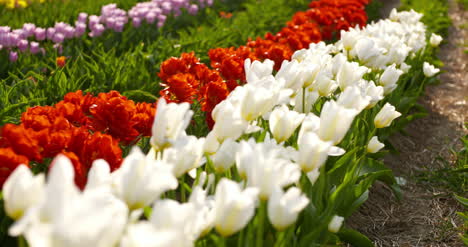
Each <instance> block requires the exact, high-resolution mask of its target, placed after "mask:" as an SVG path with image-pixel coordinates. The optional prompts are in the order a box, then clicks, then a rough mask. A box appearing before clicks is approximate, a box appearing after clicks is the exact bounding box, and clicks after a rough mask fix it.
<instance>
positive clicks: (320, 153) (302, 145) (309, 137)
mask: <svg viewBox="0 0 468 247" xmlns="http://www.w3.org/2000/svg"><path fill="white" fill-rule="evenodd" d="M298 147H299V155H298V159H297V163H298V164H299V166H300V167H301V169H302V171H304V172H306V173H307V172H310V171H312V170H314V169H318V168H320V167H321V166H322V165H323V164H325V162H326V161H327V158H328V152H329V151H330V148H331V147H332V143H331V142H326V141H322V140H321V139H320V138H319V137H318V136H317V134H315V133H314V132H306V133H304V134H303V136H301V141H300V142H298Z"/></svg>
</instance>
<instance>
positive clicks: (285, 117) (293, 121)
mask: <svg viewBox="0 0 468 247" xmlns="http://www.w3.org/2000/svg"><path fill="white" fill-rule="evenodd" d="M304 117H305V115H304V114H301V113H298V112H296V111H290V110H289V109H288V107H287V106H286V105H282V106H281V107H277V108H276V109H274V110H273V112H272V113H271V115H270V121H269V125H270V130H271V132H272V134H273V137H274V138H275V140H276V141H277V142H278V143H280V142H283V141H286V140H288V139H289V137H291V135H292V134H293V133H294V131H295V130H296V128H297V127H298V126H299V125H300V124H301V123H302V120H304Z"/></svg>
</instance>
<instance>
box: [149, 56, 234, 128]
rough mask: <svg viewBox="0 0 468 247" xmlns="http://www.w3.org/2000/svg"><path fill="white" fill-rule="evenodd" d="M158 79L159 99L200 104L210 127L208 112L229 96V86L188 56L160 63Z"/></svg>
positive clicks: (214, 71) (215, 72)
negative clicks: (160, 97)
mask: <svg viewBox="0 0 468 247" xmlns="http://www.w3.org/2000/svg"><path fill="white" fill-rule="evenodd" d="M158 76H159V77H160V78H161V79H162V80H163V82H164V83H162V84H161V85H162V86H164V87H165V88H164V89H163V90H162V91H161V92H160V95H161V96H162V97H164V98H165V99H166V100H167V101H169V102H176V103H181V102H188V103H190V104H192V103H193V102H194V101H198V102H200V105H201V109H202V110H203V111H204V112H206V113H207V122H208V124H209V125H210V126H212V124H213V120H212V119H211V112H212V111H213V109H214V107H215V106H216V105H217V104H218V103H219V102H221V101H223V100H224V99H225V98H226V97H227V95H228V94H229V89H233V88H235V86H237V83H236V85H231V86H230V85H229V83H225V82H224V80H223V79H222V78H221V76H220V75H219V73H218V71H216V70H212V69H210V68H208V66H206V65H205V64H203V63H200V60H199V59H198V58H196V57H195V54H194V53H193V52H192V53H183V54H182V55H181V57H180V58H175V57H172V58H170V59H168V60H166V61H164V62H163V63H162V65H161V71H160V72H159V74H158Z"/></svg>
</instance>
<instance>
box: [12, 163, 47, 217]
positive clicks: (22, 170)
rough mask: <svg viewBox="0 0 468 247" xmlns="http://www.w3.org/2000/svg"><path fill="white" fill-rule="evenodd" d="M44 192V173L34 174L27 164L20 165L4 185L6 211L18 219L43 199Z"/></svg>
mask: <svg viewBox="0 0 468 247" xmlns="http://www.w3.org/2000/svg"><path fill="white" fill-rule="evenodd" d="M43 193H44V174H39V175H37V176H34V175H33V174H32V172H31V170H30V169H29V168H28V167H27V166H25V165H20V166H18V167H17V168H16V169H15V170H14V171H13V173H12V174H11V175H10V177H8V179H7V180H6V182H5V184H4V185H3V199H4V201H5V203H4V204H5V212H6V213H7V215H8V216H10V217H11V218H12V219H15V220H17V219H19V218H21V217H22V216H23V214H24V212H26V210H27V209H28V208H30V207H31V206H33V205H35V204H37V203H38V202H39V201H40V200H41V199H42V197H43Z"/></svg>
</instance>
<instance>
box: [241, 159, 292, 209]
mask: <svg viewBox="0 0 468 247" xmlns="http://www.w3.org/2000/svg"><path fill="white" fill-rule="evenodd" d="M254 155H258V156H261V158H260V159H259V160H258V161H257V162H255V163H252V164H250V165H249V167H247V186H248V187H253V188H258V189H259V197H260V199H262V200H267V199H268V198H269V197H270V196H271V194H272V193H273V189H274V188H275V187H280V188H283V187H285V186H287V185H290V184H293V183H296V182H297V181H299V178H300V177H301V171H300V168H299V166H297V165H296V164H294V163H292V162H290V161H287V160H283V159H274V158H269V157H265V156H264V154H258V153H257V154H254ZM262 156H263V157H262Z"/></svg>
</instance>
